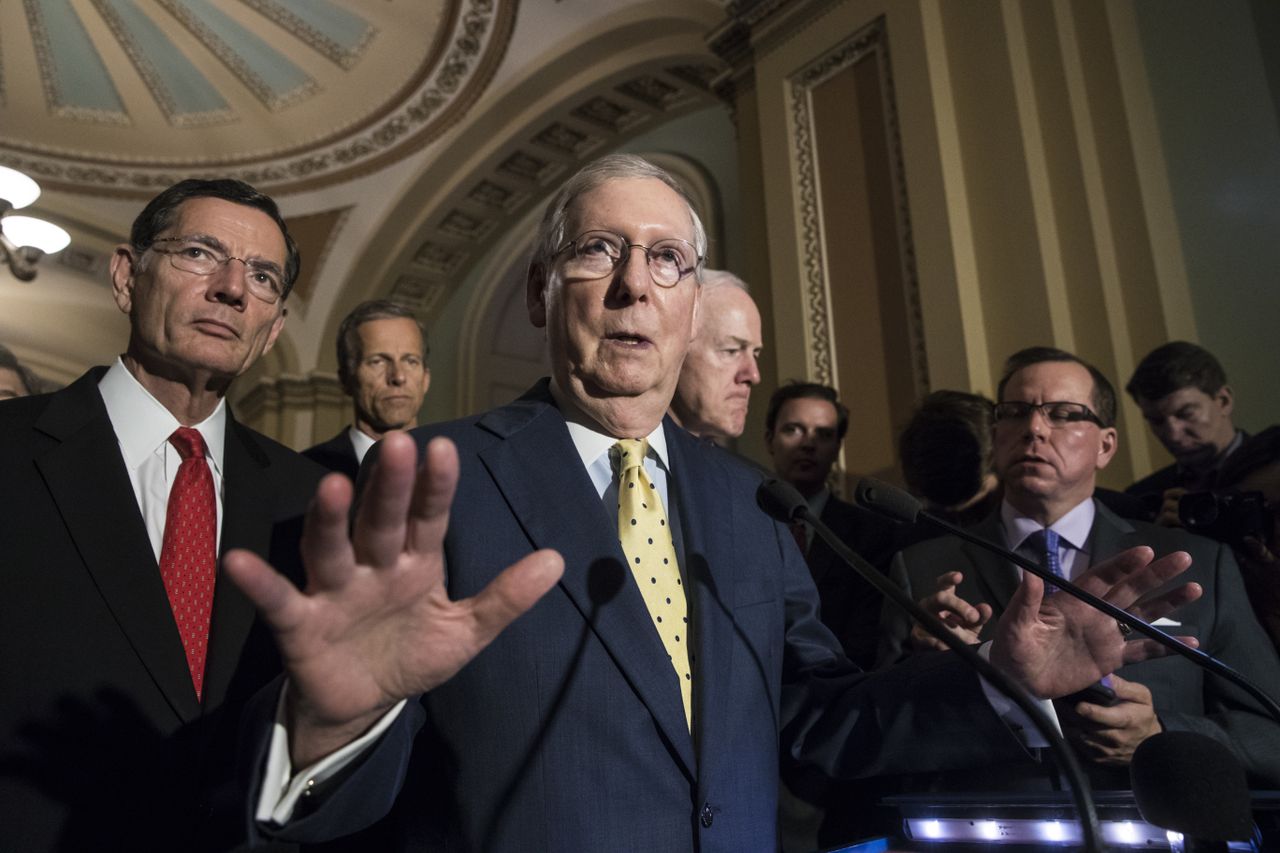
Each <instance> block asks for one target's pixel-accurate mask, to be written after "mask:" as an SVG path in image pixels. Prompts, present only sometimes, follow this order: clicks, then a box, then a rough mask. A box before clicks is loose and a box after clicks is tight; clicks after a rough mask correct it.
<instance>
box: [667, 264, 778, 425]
mask: <svg viewBox="0 0 1280 853" xmlns="http://www.w3.org/2000/svg"><path fill="white" fill-rule="evenodd" d="M697 329H698V331H697V334H696V335H695V336H694V338H693V342H692V343H691V344H690V345H689V354H688V355H686V356H685V358H684V366H683V367H681V368H680V382H679V383H678V384H677V385H676V396H675V398H674V399H672V401H671V417H672V419H673V420H674V421H675V422H676V423H677V424H679V425H680V426H682V427H684V428H685V429H687V430H688V431H689V432H691V433H693V434H694V435H696V436H699V437H702V438H710V439H712V440H713V441H715V442H717V443H724V442H726V441H728V440H731V439H735V438H737V437H738V436H740V435H742V430H743V429H744V428H745V426H746V423H747V407H748V405H749V404H750V402H751V389H752V387H753V386H755V385H758V384H760V365H759V359H760V350H761V348H762V347H763V343H762V341H761V332H760V310H759V309H758V308H756V303H755V301H754V300H752V298H751V295H750V294H749V293H748V292H747V284H746V282H744V281H743V280H742V279H740V278H738V277H737V276H736V275H734V274H733V273H731V272H728V271H726V270H706V271H705V272H703V274H702V307H701V309H700V310H699V313H698V326H697Z"/></svg>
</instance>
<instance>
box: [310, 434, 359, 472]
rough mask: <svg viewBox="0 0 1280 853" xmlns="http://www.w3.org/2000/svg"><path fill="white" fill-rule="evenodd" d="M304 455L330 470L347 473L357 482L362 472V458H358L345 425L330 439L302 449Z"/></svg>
mask: <svg viewBox="0 0 1280 853" xmlns="http://www.w3.org/2000/svg"><path fill="white" fill-rule="evenodd" d="M302 455H303V456H305V457H307V458H308V459H310V460H311V461H312V462H315V463H316V464H318V465H320V466H322V467H324V468H327V469H328V470H330V471H337V472H338V473H339V474H346V475H347V476H348V477H350V478H351V480H352V482H355V479H356V475H357V474H358V473H360V460H359V459H357V458H356V448H355V445H353V444H352V443H351V436H350V435H348V434H347V429H346V428H345V427H344V428H343V430H342V432H340V433H338V434H337V435H335V436H334V437H333V438H331V439H329V440H328V441H325V442H321V443H320V444H317V445H315V446H313V447H308V448H307V449H306V450H304V451H302Z"/></svg>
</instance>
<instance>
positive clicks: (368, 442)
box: [347, 424, 378, 464]
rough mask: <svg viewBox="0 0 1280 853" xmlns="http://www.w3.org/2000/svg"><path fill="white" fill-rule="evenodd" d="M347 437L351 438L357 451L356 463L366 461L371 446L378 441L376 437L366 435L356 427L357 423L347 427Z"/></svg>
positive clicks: (352, 444)
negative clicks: (365, 457)
mask: <svg viewBox="0 0 1280 853" xmlns="http://www.w3.org/2000/svg"><path fill="white" fill-rule="evenodd" d="M347 437H348V438H350V439H351V446H352V447H354V448H355V451H356V464H359V463H361V462H363V461H364V455H365V454H366V453H368V452H369V448H370V447H373V446H374V445H375V444H377V443H378V440H377V439H376V438H373V437H371V436H368V435H365V434H364V433H362V432H361V431H360V430H358V429H356V428H355V425H354V424H353V425H352V426H350V427H348V428H347Z"/></svg>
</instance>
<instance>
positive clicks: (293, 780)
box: [254, 684, 408, 826]
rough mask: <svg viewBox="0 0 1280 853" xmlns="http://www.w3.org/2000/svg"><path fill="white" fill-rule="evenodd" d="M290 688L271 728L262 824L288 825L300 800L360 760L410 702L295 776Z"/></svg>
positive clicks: (402, 703) (260, 798) (260, 814)
mask: <svg viewBox="0 0 1280 853" xmlns="http://www.w3.org/2000/svg"><path fill="white" fill-rule="evenodd" d="M287 688H288V685H287V684H286V685H285V688H284V689H281V691H280V699H279V700H278V701H277V702H276V720H275V723H274V724H273V725H272V727H271V748H270V751H269V752H268V753H267V767H266V770H265V772H264V773H263V777H262V793H260V794H259V795H258V809H257V811H256V812H254V818H255V819H257V820H258V822H259V823H270V824H272V825H274V826H283V825H284V824H286V823H288V822H289V820H290V818H292V817H293V811H294V809H295V808H297V806H298V800H299V799H301V798H303V797H309V796H311V792H312V790H313V789H314V788H315V786H316V785H318V784H320V783H321V782H323V781H325V780H326V779H328V778H330V777H332V776H334V775H336V774H337V773H338V772H339V771H341V770H342V769H343V768H345V767H347V766H348V765H350V764H351V762H353V761H354V760H355V759H357V758H359V757H360V755H361V754H362V753H363V752H364V751H365V750H366V749H367V748H368V747H369V746H370V745H371V744H372V743H373V742H374V741H375V740H377V739H378V737H379V736H381V735H382V733H383V732H385V731H386V730H387V728H388V727H390V725H391V723H392V722H393V721H394V720H395V718H396V716H397V715H399V713H400V712H401V711H402V710H404V706H405V703H406V702H408V700H407V699H401V700H400V701H399V702H397V703H396V704H395V706H394V707H393V708H392V709H391V710H389V711H387V713H386V714H384V715H383V716H382V718H381V719H380V720H378V722H377V723H375V724H374V725H373V727H372V728H370V729H369V731H367V732H365V733H364V734H362V735H361V736H360V737H358V738H356V739H355V740H353V741H352V742H351V743H349V744H347V745H346V746H344V747H342V748H341V749H339V750H337V751H335V752H331V753H330V754H329V755H326V756H325V757H324V758H322V759H320V760H319V761H317V762H315V763H314V764H312V765H311V766H310V767H304V768H303V769H302V770H301V771H299V772H298V773H297V774H296V775H295V774H294V773H293V767H292V764H291V762H290V761H289V732H288V730H287V729H286V728H285V724H284V694H285V689H287Z"/></svg>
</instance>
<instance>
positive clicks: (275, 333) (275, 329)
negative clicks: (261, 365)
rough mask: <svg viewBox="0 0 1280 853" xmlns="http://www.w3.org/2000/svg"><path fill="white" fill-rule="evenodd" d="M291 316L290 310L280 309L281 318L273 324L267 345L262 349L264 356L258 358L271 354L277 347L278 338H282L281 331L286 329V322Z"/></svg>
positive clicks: (277, 318)
mask: <svg viewBox="0 0 1280 853" xmlns="http://www.w3.org/2000/svg"><path fill="white" fill-rule="evenodd" d="M288 316H289V309H288V308H281V309H280V316H279V317H276V319H275V320H274V321H273V322H272V323H271V331H270V332H269V333H268V335H267V345H266V346H264V347H263V348H262V354H261V355H259V356H258V358H262V356H264V355H266V354H267V353H269V352H271V348H272V347H273V346H275V345H276V338H278V337H280V330H281V329H283V328H284V320H285V318H286V317H288Z"/></svg>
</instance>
